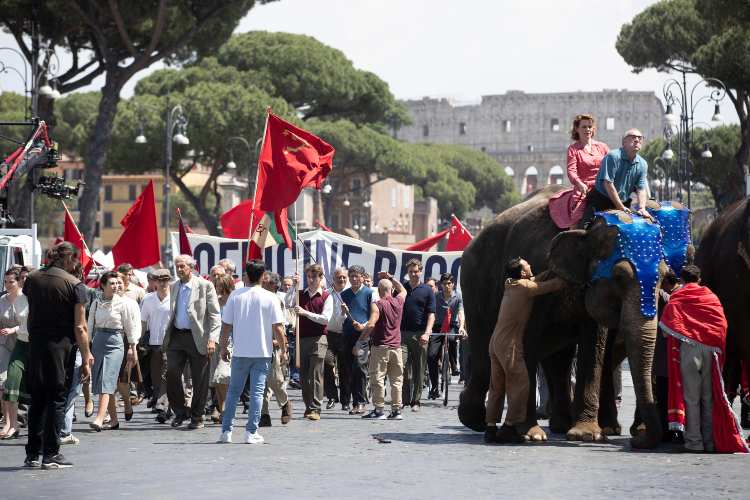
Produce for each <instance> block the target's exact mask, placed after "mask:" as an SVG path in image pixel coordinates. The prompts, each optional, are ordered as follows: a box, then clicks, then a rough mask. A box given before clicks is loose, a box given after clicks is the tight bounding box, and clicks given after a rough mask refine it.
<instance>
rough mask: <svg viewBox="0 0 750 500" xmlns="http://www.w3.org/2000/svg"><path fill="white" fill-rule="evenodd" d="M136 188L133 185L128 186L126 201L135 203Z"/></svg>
mask: <svg viewBox="0 0 750 500" xmlns="http://www.w3.org/2000/svg"><path fill="white" fill-rule="evenodd" d="M135 191H136V186H135V184H128V200H130V201H135V197H136V193H135Z"/></svg>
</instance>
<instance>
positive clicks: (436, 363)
mask: <svg viewBox="0 0 750 500" xmlns="http://www.w3.org/2000/svg"><path fill="white" fill-rule="evenodd" d="M451 333H455V332H454V331H451ZM444 339H445V337H443V336H438V335H431V336H430V342H429V343H428V344H427V371H428V372H429V375H430V388H433V389H435V388H437V387H440V359H441V358H442V356H443V341H444ZM457 344H458V341H457V337H448V359H447V360H443V363H450V368H451V370H452V371H455V370H456V355H457V349H458V345H457Z"/></svg>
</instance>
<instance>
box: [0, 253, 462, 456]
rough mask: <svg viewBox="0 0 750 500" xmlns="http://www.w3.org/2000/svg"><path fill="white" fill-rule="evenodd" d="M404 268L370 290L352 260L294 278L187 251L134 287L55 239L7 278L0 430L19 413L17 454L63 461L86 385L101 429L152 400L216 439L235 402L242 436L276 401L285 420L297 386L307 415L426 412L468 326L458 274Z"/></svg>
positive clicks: (12, 435) (249, 435)
mask: <svg viewBox="0 0 750 500" xmlns="http://www.w3.org/2000/svg"><path fill="white" fill-rule="evenodd" d="M406 267H407V269H408V277H409V279H408V281H407V282H406V283H403V284H402V283H400V282H399V281H398V280H396V279H394V277H393V276H391V275H389V274H387V273H384V272H381V273H379V274H378V275H377V277H376V283H375V286H374V287H373V282H372V277H371V276H370V275H369V274H368V273H367V272H366V271H365V269H364V268H363V267H361V266H357V265H353V266H350V267H349V268H348V269H347V268H343V267H340V268H336V269H335V270H334V272H333V276H332V277H330V278H327V277H325V276H324V273H323V269H322V268H321V266H319V265H317V264H312V265H310V266H308V267H307V268H306V269H305V270H304V281H303V280H302V279H301V276H299V275H294V276H287V277H284V278H282V277H280V276H279V275H278V274H276V273H273V272H270V271H269V270H267V269H266V268H265V265H264V264H263V262H261V261H249V262H247V264H246V268H245V269H244V272H243V273H242V274H241V275H240V274H238V273H237V271H236V269H235V265H234V263H233V262H232V261H231V260H229V259H224V260H222V261H220V262H219V263H218V264H217V265H216V266H214V267H213V268H211V269H210V270H209V273H208V274H207V275H206V276H205V277H201V276H200V275H199V274H198V272H197V269H196V262H195V260H194V259H193V258H192V257H191V256H189V255H180V256H178V257H176V258H175V262H174V269H175V274H176V276H175V277H174V278H173V277H172V275H171V273H170V272H169V270H167V269H154V270H151V271H150V272H149V273H148V274H147V280H148V284H147V285H146V284H144V285H143V286H142V285H141V284H139V283H138V282H137V277H136V274H135V271H134V270H133V268H132V266H130V265H129V264H123V265H120V266H118V268H117V269H116V270H113V271H106V272H104V273H102V274H101V275H99V276H98V280H97V283H96V286H95V287H91V286H86V285H85V284H84V283H83V282H82V281H81V280H82V279H83V276H81V267H80V263H79V261H78V250H77V248H76V247H74V246H73V245H71V244H70V243H67V242H62V243H59V244H58V245H56V246H55V247H54V248H52V249H51V250H50V251H49V252H48V260H47V263H46V264H45V265H44V266H43V267H42V268H41V269H39V270H37V271H33V272H31V273H29V271H30V269H28V268H17V267H14V268H11V269H10V270H8V272H7V273H6V275H5V293H4V295H2V296H1V297H0V326H2V328H1V329H0V341H2V343H0V349H1V350H0V353H2V355H3V357H2V358H0V363H2V364H0V373H2V375H3V380H2V386H1V387H3V388H4V391H3V427H2V431H1V432H0V439H4V440H5V439H7V440H10V439H17V438H18V437H19V434H20V428H21V426H22V425H24V424H25V425H26V427H27V428H28V443H27V445H26V460H25V466H27V467H39V466H41V467H43V468H65V467H70V466H72V463H71V462H70V461H69V460H68V459H66V458H65V457H64V456H63V454H62V453H60V446H61V445H75V444H78V443H79V439H78V437H76V436H74V435H73V432H72V429H73V422H74V421H75V420H77V418H78V414H77V413H76V411H75V410H76V408H75V406H76V402H77V400H78V398H79V397H80V395H81V394H83V396H84V405H83V414H84V415H85V417H86V418H88V419H89V421H88V426H89V427H90V428H91V429H92V430H94V431H95V432H102V431H116V430H118V429H119V428H120V426H121V425H126V424H124V423H123V418H124V422H129V421H130V420H131V419H132V417H133V414H134V409H133V408H134V407H135V406H137V405H140V404H145V405H146V406H147V407H148V408H150V409H151V411H152V412H153V413H154V414H155V415H154V418H155V420H156V422H159V423H161V424H164V425H165V426H167V425H169V426H171V427H172V428H179V427H184V428H186V429H189V430H194V429H201V428H203V427H204V426H205V422H206V421H207V420H208V419H210V420H211V421H212V422H213V423H216V424H220V425H221V433H220V436H219V442H224V443H228V442H232V429H233V420H234V418H235V413H236V410H237V406H238V405H242V407H243V411H244V412H245V413H247V414H248V418H247V424H246V427H245V435H244V439H243V442H245V443H249V444H254V443H262V442H263V437H262V436H261V435H260V433H259V432H258V429H259V428H260V427H266V426H271V425H272V420H271V413H270V407H271V399H275V400H276V403H277V404H278V406H279V409H280V413H281V419H280V421H281V423H282V424H288V423H289V422H290V421H291V419H292V416H293V408H292V401H291V398H290V397H289V394H288V391H289V390H292V389H294V388H297V389H300V390H301V393H302V401H303V404H304V405H305V408H304V412H303V417H304V418H305V419H307V420H310V421H317V420H320V418H321V413H322V412H323V411H343V412H345V413H348V414H350V415H356V416H360V417H361V418H365V419H389V420H401V419H402V418H403V415H402V410H403V409H404V408H410V409H411V411H413V412H418V411H420V407H421V399H422V388H423V385H425V384H427V383H428V380H429V381H430V382H429V383H430V385H429V386H428V387H429V393H430V396H429V397H430V398H433V399H435V398H437V397H439V396H440V392H441V387H443V384H447V383H450V380H439V376H438V373H439V367H440V364H441V363H447V364H449V365H450V367H451V368H450V370H449V375H448V379H450V378H451V376H455V375H458V374H459V373H460V374H461V375H462V377H463V378H464V379H466V378H468V370H469V356H468V348H466V347H464V346H465V344H466V343H465V342H460V343H461V344H462V349H460V351H461V354H462V356H461V359H460V360H459V359H458V353H459V349H458V348H457V346H456V344H457V343H458V342H459V341H457V340H456V339H466V338H467V337H466V330H465V327H464V316H463V306H462V302H461V295H460V293H459V292H457V291H456V290H455V285H456V283H455V278H454V277H453V276H452V275H450V274H448V273H446V274H443V275H442V276H441V277H440V280H437V281H436V280H434V279H431V280H428V282H426V283H425V282H423V281H422V264H421V262H420V261H419V260H416V259H414V260H412V261H410V262H408V263H407V266H406ZM303 283H304V285H305V286H304V287H303ZM436 318H437V319H436ZM402 332H404V333H403V334H402ZM442 342H446V343H449V344H450V345H451V348H450V349H443V348H442ZM428 346H429V349H428ZM435 346H437V347H435ZM446 347H448V346H446ZM443 352H448V353H451V354H450V355H446V359H442V355H443ZM428 366H429V374H430V377H429V378H427V377H425V374H426V373H427V372H428ZM459 368H460V369H461V371H460V372H459V371H458V370H459ZM386 378H387V380H388V382H387V383H389V384H390V399H391V409H390V411H388V412H387V411H386V410H385V397H386ZM118 403H119V404H118ZM19 404H20V406H21V408H22V409H23V410H25V412H23V411H22V412H21V415H20V417H21V418H20V420H19ZM337 405H340V410H339V409H337V408H336V406H337ZM120 412H121V413H120ZM118 413H119V414H118ZM120 417H123V418H120ZM40 456H41V460H40Z"/></svg>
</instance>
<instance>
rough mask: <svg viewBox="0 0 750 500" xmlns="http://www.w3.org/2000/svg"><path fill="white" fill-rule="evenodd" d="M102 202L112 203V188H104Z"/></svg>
mask: <svg viewBox="0 0 750 500" xmlns="http://www.w3.org/2000/svg"><path fill="white" fill-rule="evenodd" d="M104 201H112V186H104Z"/></svg>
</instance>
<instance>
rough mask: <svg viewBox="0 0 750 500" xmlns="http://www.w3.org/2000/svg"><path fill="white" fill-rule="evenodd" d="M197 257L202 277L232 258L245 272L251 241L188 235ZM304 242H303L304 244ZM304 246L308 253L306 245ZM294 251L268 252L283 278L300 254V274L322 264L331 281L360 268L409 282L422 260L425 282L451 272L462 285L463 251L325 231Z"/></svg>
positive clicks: (175, 249)
mask: <svg viewBox="0 0 750 500" xmlns="http://www.w3.org/2000/svg"><path fill="white" fill-rule="evenodd" d="M187 237H188V240H189V241H190V247H191V248H192V249H193V257H195V260H197V261H198V266H199V268H200V273H201V274H204V275H205V274H208V272H209V270H210V269H211V267H213V266H214V265H215V264H216V263H217V262H218V261H219V260H221V259H225V258H229V259H232V261H234V263H235V265H236V266H237V270H238V273H239V272H240V271H241V270H243V269H244V261H245V256H246V255H247V246H248V242H247V240H234V239H230V238H220V237H217V236H205V235H201V234H188V235H187ZM300 240H301V241H300ZM303 244H304V250H303V248H302V245H303ZM293 246H295V247H296V248H295V249H294V252H292V251H291V250H290V249H288V248H286V247H285V246H283V245H274V246H272V247H268V248H266V249H265V252H264V260H265V262H266V266H268V267H269V268H270V269H271V270H272V271H274V272H276V273H279V274H280V275H281V276H282V277H284V276H288V275H291V274H294V273H295V268H294V266H295V262H294V259H295V256H296V253H297V252H299V266H300V268H299V269H298V270H297V271H298V272H299V273H300V274H303V273H302V271H303V269H304V268H305V266H307V265H309V264H313V263H318V264H320V265H321V266H322V267H323V272H324V273H325V275H326V277H328V278H330V276H331V275H332V273H333V270H334V269H335V268H336V267H338V266H343V267H349V266H352V265H355V264H356V265H360V266H362V267H364V268H365V271H367V272H368V273H371V274H372V275H373V276H375V275H376V274H377V273H378V272H380V271H388V272H389V273H391V274H393V275H394V276H397V277H398V278H399V279H400V280H401V281H404V280H405V279H406V268H405V267H404V266H405V265H406V263H407V262H408V261H409V260H411V259H414V258H416V259H419V260H420V261H421V262H422V265H423V266H424V275H423V279H427V278H435V279H439V278H440V275H441V274H442V273H446V272H448V273H451V274H453V276H454V277H455V278H456V282H457V283H458V282H459V281H458V279H459V273H460V270H461V255H462V253H463V252H410V251H408V250H400V249H396V248H387V247H381V246H378V245H372V244H370V243H366V242H364V241H360V240H357V239H354V238H350V237H348V236H344V235H342V234H338V233H332V232H328V231H323V230H320V229H319V230H315V231H309V232H307V233H300V235H299V238H298V240H297V241H296V242H295V245H293ZM179 253H180V244H179V235H178V233H176V232H174V233H172V255H175V256H176V255H179Z"/></svg>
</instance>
